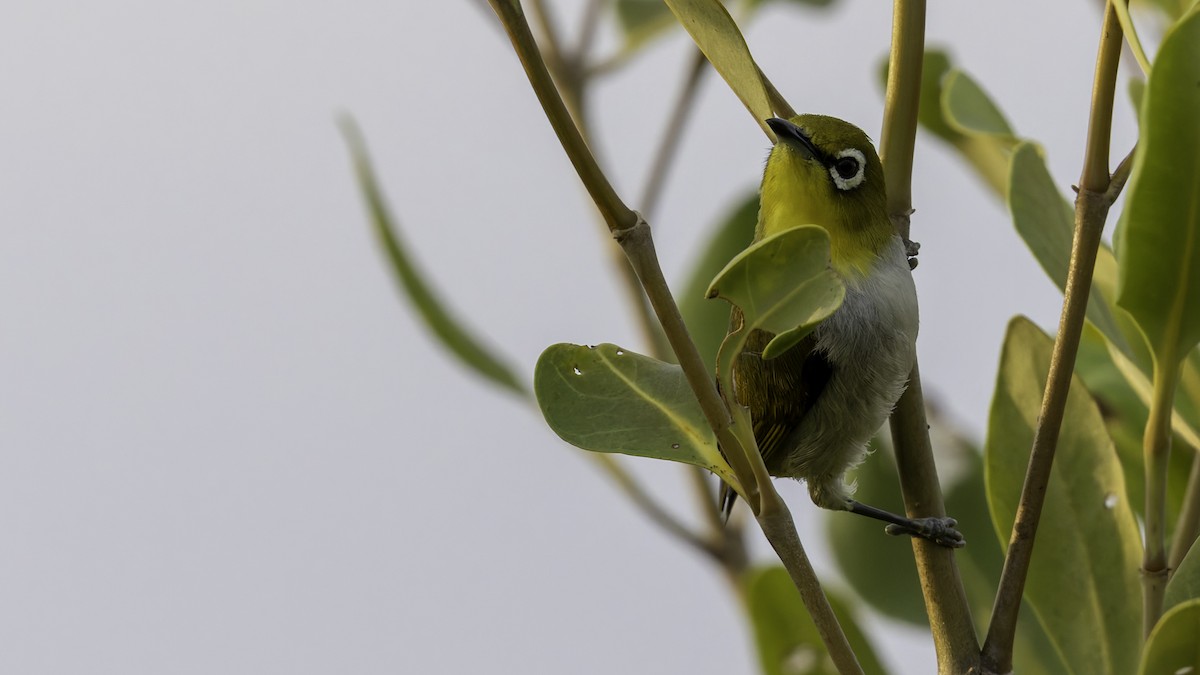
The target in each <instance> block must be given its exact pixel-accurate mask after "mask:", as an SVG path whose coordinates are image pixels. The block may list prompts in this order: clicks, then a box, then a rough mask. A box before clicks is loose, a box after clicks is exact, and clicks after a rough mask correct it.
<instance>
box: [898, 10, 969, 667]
mask: <svg viewBox="0 0 1200 675" xmlns="http://www.w3.org/2000/svg"><path fill="white" fill-rule="evenodd" d="M893 7H894V9H893V15H892V48H891V54H890V57H889V66H888V73H889V75H888V82H887V90H886V97H885V103H884V118H883V134H882V136H881V138H880V150H881V155H882V158H883V168H884V174H885V183H886V184H887V199H888V202H887V208H888V215H889V217H891V219H892V222H893V224H895V225H896V230H897V232H898V233H899V234H900V235H901V236H902V237H903V239H904V241H905V242H908V235H909V215H910V214H911V213H912V166H913V151H914V146H915V144H916V136H917V109H918V105H919V103H920V94H921V69H922V65H923V61H924V55H925V1H924V0H896V1H895V3H894V5H893ZM890 424H891V430H892V442H893V445H894V446H895V450H896V464H897V468H898V469H899V474H900V488H901V492H902V493H903V496H904V508H905V512H906V513H907V514H908V516H909V517H911V518H919V517H925V516H944V515H946V507H945V504H944V502H943V500H942V489H941V486H940V485H939V483H938V477H937V468H936V466H935V465H934V460H933V449H932V447H931V446H930V443H929V425H928V423H927V422H926V420H925V400H924V396H923V394H922V391H921V373H920V368H919V367H918V365H917V364H915V363H914V364H913V370H912V374H911V375H910V376H909V381H908V388H907V389H906V390H905V392H904V395H903V396H901V397H900V401H899V402H897V404H896V410H895V411H894V412H893V413H892V417H891V422H890ZM912 546H913V554H914V556H915V558H916V563H917V573H918V575H919V576H920V579H921V590H922V593H923V595H924V597H925V607H926V608H927V610H928V611H929V623H930V626H931V627H932V632H933V640H934V648H935V650H936V652H937V660H938V672H939V673H947V674H948V673H956V674H957V673H966V672H969V671H970V670H971V669H972V668H975V667H976V666H977V665H978V663H979V643H978V641H977V640H976V638H975V629H974V624H973V623H972V621H971V610H970V607H969V606H968V604H967V596H966V591H965V590H964V588H963V584H962V578H961V577H960V576H959V572H958V566H957V564H956V562H955V560H954V552H953V551H952V550H951V549H947V548H944V547H941V546H937V545H936V544H933V543H931V542H928V541H925V540H923V539H918V538H913V540H912Z"/></svg>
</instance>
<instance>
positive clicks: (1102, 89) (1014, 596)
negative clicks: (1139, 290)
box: [983, 2, 1121, 673]
mask: <svg viewBox="0 0 1200 675" xmlns="http://www.w3.org/2000/svg"><path fill="white" fill-rule="evenodd" d="M1120 56H1121V25H1120V23H1118V21H1117V16H1116V11H1115V9H1114V8H1113V5H1112V3H1111V2H1109V3H1108V5H1107V7H1106V9H1105V13H1104V25H1103V27H1102V29H1101V35H1100V46H1099V49H1098V55H1097V57H1096V74H1095V81H1094V85H1093V87H1092V101H1091V113H1090V120H1089V122H1088V134H1087V146H1086V149H1085V151H1084V161H1083V170H1082V174H1081V176H1080V179H1079V195H1078V196H1077V197H1076V199H1075V234H1074V237H1073V240H1072V243H1071V261H1070V266H1069V267H1068V270H1067V282H1066V287H1065V289H1064V293H1063V296H1064V297H1063V307H1062V314H1061V316H1060V318H1059V324H1058V335H1057V336H1056V337H1055V340H1054V350H1053V352H1052V354H1051V359H1050V372H1049V374H1048V375H1047V380H1046V391H1045V394H1044V395H1043V398H1042V407H1041V414H1040V415H1039V416H1038V420H1039V422H1038V428H1037V431H1036V432H1035V434H1034V440H1033V449H1032V450H1031V452H1030V456H1029V467H1028V469H1027V470H1026V473H1025V482H1024V485H1023V486H1022V488H1021V497H1020V501H1019V502H1018V505H1017V515H1016V520H1015V521H1014V522H1013V528H1012V533H1011V535H1010V537H1009V543H1008V553H1007V554H1006V555H1005V558H1004V569H1003V571H1002V572H1001V574H1000V584H999V588H998V589H997V591H996V602H995V604H994V605H993V607H992V619H991V623H990V625H989V628H988V634H987V638H986V639H985V640H984V645H983V664H984V666H985V667H986V668H987V669H988V670H990V671H991V672H997V673H1007V672H1010V671H1011V670H1012V649H1013V639H1014V636H1015V634H1016V627H1017V615H1018V613H1019V611H1020V608H1021V596H1022V594H1023V593H1024V589H1025V580H1026V577H1027V576H1028V574H1029V562H1030V559H1031V557H1032V555H1033V546H1034V538H1035V536H1036V534H1037V526H1038V520H1039V519H1040V518H1041V515H1042V507H1043V505H1044V504H1045V499H1046V487H1047V484H1048V483H1049V481H1050V470H1051V467H1052V465H1053V462H1054V451H1055V449H1056V446H1057V444H1058V435H1059V431H1060V430H1061V428H1062V421H1063V414H1064V412H1065V410H1066V404H1067V394H1068V393H1069V391H1070V387H1071V377H1072V374H1073V372H1074V368H1075V357H1076V355H1077V353H1078V351H1079V336H1080V333H1081V332H1082V330H1083V322H1084V316H1085V312H1086V310H1087V302H1088V293H1089V290H1090V289H1091V285H1092V272H1093V268H1094V267H1095V264H1096V253H1097V251H1098V250H1099V247H1100V235H1101V234H1102V233H1103V231H1104V221H1105V219H1106V218H1107V217H1108V210H1109V207H1111V206H1112V201H1111V200H1110V199H1109V192H1108V189H1109V187H1110V185H1111V177H1110V175H1109V172H1108V153H1109V139H1110V136H1111V131H1112V105H1113V94H1114V92H1115V88H1116V77H1117V63H1118V61H1119V60H1120Z"/></svg>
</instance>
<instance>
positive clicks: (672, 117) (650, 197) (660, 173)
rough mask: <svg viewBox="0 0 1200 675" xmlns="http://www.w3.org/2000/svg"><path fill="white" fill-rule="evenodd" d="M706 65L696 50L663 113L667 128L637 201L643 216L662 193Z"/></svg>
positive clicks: (649, 214) (652, 209) (655, 206)
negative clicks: (665, 111)
mask: <svg viewBox="0 0 1200 675" xmlns="http://www.w3.org/2000/svg"><path fill="white" fill-rule="evenodd" d="M707 65H708V59H706V58H704V52H701V51H700V50H699V49H696V50H695V51H694V53H693V55H692V60H691V62H689V63H688V69H687V74H686V75H684V80H683V88H682V89H680V90H679V96H678V97H676V99H675V105H673V106H672V107H671V112H670V113H669V114H668V115H667V129H666V131H665V132H664V133H663V137H662V142H661V143H660V144H659V146H658V151H657V152H656V153H655V154H654V163H653V164H651V165H650V172H649V174H648V177H647V179H646V187H645V189H644V190H643V191H642V201H640V202H638V203H639V204H641V206H642V214H643V215H645V216H646V217H647V218H652V217H653V216H654V213H655V211H656V210H657V209H658V199H659V197H660V196H662V188H663V184H664V183H665V182H666V178H667V173H668V171H669V169H670V167H671V163H672V161H673V160H674V159H675V155H676V151H677V150H678V149H679V141H680V139H682V138H683V133H682V129H683V125H684V123H685V122H686V121H687V119H688V117H689V116H690V115H691V112H692V109H693V108H694V107H695V106H694V104H695V101H696V93H697V92H698V91H699V90H700V78H701V76H703V75H704V73H705V71H707V70H708V68H707Z"/></svg>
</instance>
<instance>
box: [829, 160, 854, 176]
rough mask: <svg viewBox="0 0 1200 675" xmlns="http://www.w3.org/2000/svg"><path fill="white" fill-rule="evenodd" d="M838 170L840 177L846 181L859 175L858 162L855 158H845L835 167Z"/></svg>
mask: <svg viewBox="0 0 1200 675" xmlns="http://www.w3.org/2000/svg"><path fill="white" fill-rule="evenodd" d="M833 167H834V168H835V169H837V172H838V175H839V176H841V177H842V178H843V179H845V180H850V179H851V178H854V174H856V173H858V160H857V159H854V158H853V157H843V158H841V159H839V160H838V161H837V163H836V164H834V165H833Z"/></svg>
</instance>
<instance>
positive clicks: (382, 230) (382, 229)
mask: <svg viewBox="0 0 1200 675" xmlns="http://www.w3.org/2000/svg"><path fill="white" fill-rule="evenodd" d="M341 127H342V133H343V134H344V135H345V138H346V144H347V146H348V147H349V149H350V155H351V159H352V160H353V162H354V171H355V173H356V174H357V176H358V185H359V189H361V190H362V194H363V199H364V200H365V201H366V205H367V211H368V213H369V215H370V217H371V225H372V226H373V227H374V228H375V234H376V235H377V236H378V237H379V242H380V244H381V245H382V246H383V250H384V253H386V254H387V259H388V263H389V266H390V268H391V270H392V273H393V274H394V275H395V276H396V281H397V282H399V284H400V289H401V290H402V291H404V293H405V295H406V296H408V299H409V300H410V301H411V302H412V304H413V307H414V308H415V309H416V310H417V313H418V314H419V315H420V316H421V318H422V319H424V321H425V325H426V326H427V327H428V328H429V329H430V330H431V331H433V334H434V335H436V336H437V337H438V339H439V340H441V342H442V345H443V346H444V347H445V348H446V349H448V350H450V353H452V354H454V355H455V356H457V357H458V359H459V360H460V361H461V362H462V363H463V365H465V366H467V367H468V368H469V369H471V370H473V371H474V372H476V373H477V374H479V375H482V376H483V377H485V378H487V379H488V380H490V381H491V382H493V383H494V384H498V385H500V386H501V387H504V388H506V389H509V390H511V391H514V392H516V393H518V394H521V395H522V396H528V395H529V390H528V389H527V388H526V386H525V384H524V383H522V382H521V380H520V379H518V378H517V376H516V375H515V374H514V373H513V371H512V370H511V369H509V367H508V366H507V365H505V364H504V362H503V361H502V360H501V359H500V358H499V357H497V356H496V355H495V354H493V353H492V351H491V350H490V349H488V348H487V347H485V346H484V344H483V342H481V341H480V340H478V339H476V338H475V337H473V336H472V335H471V333H470V332H469V331H468V329H467V328H466V326H465V325H464V324H463V323H462V322H461V321H458V320H457V319H455V318H454V317H453V316H451V314H450V312H449V310H448V309H447V306H446V304H445V303H444V302H442V301H441V300H440V299H439V298H438V297H437V295H436V294H435V293H434V291H433V289H432V288H431V287H430V286H429V284H428V283H427V282H426V281H425V275H424V274H422V273H421V272H420V270H418V269H417V267H416V264H415V263H414V261H413V260H412V259H411V258H410V257H409V253H408V251H407V250H406V249H405V246H404V242H403V241H402V240H401V238H400V231H399V227H398V225H397V224H396V221H395V220H394V219H393V218H392V216H391V214H390V212H389V211H388V208H387V205H386V204H385V203H384V199H383V192H382V191H381V190H380V188H379V183H378V181H377V180H376V178H375V173H374V170H373V169H372V168H371V162H370V160H369V159H368V157H367V150H366V145H365V144H364V142H363V139H362V135H361V133H360V132H359V130H358V126H357V125H356V124H355V123H354V121H353V120H351V119H350V118H344V119H343V120H342V123H341Z"/></svg>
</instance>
